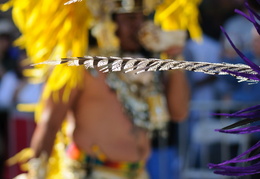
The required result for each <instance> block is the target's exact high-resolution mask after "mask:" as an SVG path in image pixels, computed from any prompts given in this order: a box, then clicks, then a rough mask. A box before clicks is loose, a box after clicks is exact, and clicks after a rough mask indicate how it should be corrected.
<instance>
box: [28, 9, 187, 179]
mask: <svg viewBox="0 0 260 179" xmlns="http://www.w3.org/2000/svg"><path fill="white" fill-rule="evenodd" d="M115 22H116V24H117V25H118V30H117V35H118V37H119V39H120V44H121V45H120V47H121V51H122V55H123V56H124V55H125V54H127V55H131V56H134V53H137V54H136V55H137V56H139V57H141V56H142V55H141V54H139V55H138V52H142V50H141V49H142V46H141V45H140V43H139V40H138V38H137V37H138V36H137V34H138V31H139V29H140V27H141V24H142V23H143V22H144V16H143V14H142V13H141V12H137V13H120V14H116V15H115ZM174 55H175V54H174ZM83 82H84V83H83V88H82V89H81V88H79V87H76V88H75V89H73V90H72V92H71V94H70V98H69V101H68V103H63V102H62V101H58V102H55V101H54V100H53V98H52V97H50V98H49V99H47V100H46V101H45V105H44V106H45V107H44V110H43V115H42V117H41V118H42V119H41V122H40V123H38V125H37V128H36V131H35V133H34V136H33V138H32V144H31V146H32V148H33V150H34V151H35V157H39V156H40V155H41V154H42V153H43V152H46V153H47V155H50V153H51V149H52V145H53V142H54V138H55V134H56V132H57V131H58V129H59V128H60V127H61V123H62V121H63V120H64V117H65V116H66V115H69V116H68V122H69V125H70V126H71V127H72V126H73V127H72V130H71V131H70V132H69V134H68V136H71V137H72V142H71V144H69V145H68V146H67V157H68V159H70V160H69V161H70V162H68V166H67V167H68V168H66V167H65V170H64V171H63V173H64V174H65V175H66V172H70V171H71V170H72V167H73V165H79V166H80V167H79V169H80V171H81V172H83V173H84V172H87V174H86V175H88V176H89V177H92V178H100V177H104V178H113V177H118V178H128V177H129V178H131V177H132V178H142V179H144V178H147V177H148V176H147V174H146V172H145V171H144V170H143V167H144V166H142V165H144V164H145V162H146V160H147V159H148V157H149V153H150V139H149V132H148V129H149V128H147V127H148V126H145V121H142V119H143V120H144V119H145V118H147V117H148V116H149V111H150V112H152V111H151V110H148V108H147V102H146V100H149V101H151V104H150V105H152V106H149V108H158V109H159V108H160V110H162V112H163V113H162V114H159V115H166V114H165V112H166V111H167V109H166V108H167V107H166V106H164V105H166V104H162V105H161V106H160V105H159V103H160V100H162V101H163V98H164V97H163V96H164V95H163V94H164V91H163V90H164V88H163V86H162V85H163V84H162V83H161V82H160V80H158V76H156V74H153V73H145V74H142V75H140V76H136V75H135V74H122V73H111V74H102V73H99V72H98V73H96V72H94V73H91V72H88V71H86V72H85V73H84V81H83ZM165 84H166V86H165V89H166V90H167V92H166V93H167V101H168V107H169V112H170V114H171V119H172V120H174V121H176V122H177V121H181V120H184V119H185V117H186V115H187V112H188V111H187V110H188V101H189V97H188V96H189V95H188V94H189V93H188V91H189V90H188V86H187V83H186V79H185V74H184V72H183V71H176V72H172V73H171V74H169V76H168V79H167V82H165ZM63 93H64V89H61V90H60V91H59V95H60V96H61V95H62V94H63ZM153 100H155V101H153ZM156 100H158V101H156ZM158 102H159V103H158ZM152 103H154V104H152ZM148 105H149V102H148ZM142 108H144V111H140V110H142ZM57 111H59V112H57ZM111 111H112V113H111ZM138 111H139V112H138ZM135 113H137V114H135ZM141 113H142V114H141ZM154 113H156V112H155V111H154ZM140 115H148V116H147V117H144V118H143V117H142V116H140ZM162 117H163V116H162ZM131 118H134V119H135V120H136V121H132V120H129V119H131ZM138 118H139V119H138ZM142 122H143V124H142ZM138 123H140V124H138ZM50 128H51V130H50ZM75 152H79V153H80V155H83V156H84V157H83V158H77V156H76V158H75V156H73V153H75ZM86 160H87V162H86V165H87V168H85V169H84V161H86ZM82 162H83V163H82ZM69 163H71V164H73V163H74V164H73V165H71V166H69V165H70V164H69ZM77 163H78V164H77ZM116 166H117V167H116ZM120 166H121V167H120ZM123 168H126V170H125V171H124V170H123ZM87 169H88V171H87ZM73 172H74V173H77V174H75V175H79V171H73ZM71 174H72V173H71ZM86 175H85V176H86ZM68 176H69V174H68ZM82 178H84V176H83V177H82Z"/></svg>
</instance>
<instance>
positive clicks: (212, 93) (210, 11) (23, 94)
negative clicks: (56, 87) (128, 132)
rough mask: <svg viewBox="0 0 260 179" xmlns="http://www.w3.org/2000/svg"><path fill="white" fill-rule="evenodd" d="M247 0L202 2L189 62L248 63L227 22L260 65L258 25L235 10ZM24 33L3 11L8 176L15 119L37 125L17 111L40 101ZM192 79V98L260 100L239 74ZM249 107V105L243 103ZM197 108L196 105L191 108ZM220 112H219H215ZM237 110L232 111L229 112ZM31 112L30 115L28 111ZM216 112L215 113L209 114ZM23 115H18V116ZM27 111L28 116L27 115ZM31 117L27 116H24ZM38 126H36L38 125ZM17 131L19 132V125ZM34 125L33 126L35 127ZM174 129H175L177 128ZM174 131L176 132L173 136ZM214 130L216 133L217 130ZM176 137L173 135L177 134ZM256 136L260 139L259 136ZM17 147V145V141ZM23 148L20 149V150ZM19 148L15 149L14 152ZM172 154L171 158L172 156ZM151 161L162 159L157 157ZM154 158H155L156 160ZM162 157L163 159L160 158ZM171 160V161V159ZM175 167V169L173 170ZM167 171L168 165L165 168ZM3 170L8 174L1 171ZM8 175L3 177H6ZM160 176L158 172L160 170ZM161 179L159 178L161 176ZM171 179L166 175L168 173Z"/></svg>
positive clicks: (3, 131)
mask: <svg viewBox="0 0 260 179" xmlns="http://www.w3.org/2000/svg"><path fill="white" fill-rule="evenodd" d="M243 3H244V1H243V0H230V1H226V0H204V1H203V2H202V4H201V6H200V13H201V16H200V17H201V19H200V22H201V27H202V29H203V37H202V38H203V40H202V41H201V42H195V41H193V40H191V39H187V43H186V46H185V49H184V53H183V55H184V57H185V59H186V60H187V61H203V62H213V63H222V62H225V63H232V64H234V63H244V62H243V61H242V59H241V58H240V57H239V56H238V55H237V54H236V52H235V51H234V50H233V48H232V47H231V46H230V44H229V43H228V42H227V40H226V38H225V37H224V36H223V33H222V32H221V31H220V28H219V27H220V26H223V27H224V29H225V30H226V31H227V33H228V34H229V36H230V37H231V39H232V41H233V42H234V43H235V45H236V46H237V47H238V49H240V50H241V51H242V52H243V53H244V54H245V55H246V56H247V57H248V58H249V59H250V60H252V61H253V62H254V63H256V64H258V65H260V36H259V35H258V34H257V32H256V31H255V30H254V28H253V26H252V24H251V23H250V22H248V21H247V20H246V19H245V18H244V17H242V16H240V15H237V14H235V13H234V9H240V10H242V11H244V12H245V13H247V12H246V10H245V9H244V8H243V7H244V6H243ZM17 35H19V32H18V31H17V29H16V28H15V26H14V24H13V22H12V21H11V20H10V18H8V16H7V15H6V14H5V13H1V14H0V169H1V171H0V178H3V177H2V176H4V174H3V173H4V161H5V160H6V159H7V158H8V157H10V156H11V155H13V154H14V153H15V152H18V151H15V150H13V148H14V147H15V146H14V145H16V143H17V142H14V140H17V138H15V137H17V136H19V135H16V136H15V135H12V133H14V132H15V131H10V129H14V128H12V126H10V125H11V124H12V125H15V123H14V122H12V121H11V120H15V119H21V118H23V120H24V119H25V121H26V122H25V123H24V124H25V125H26V124H27V123H28V121H29V123H31V124H33V123H34V122H33V115H31V112H30V111H29V112H28V111H27V112H21V111H18V110H17V108H16V107H17V105H18V104H32V103H37V101H38V98H39V95H40V92H41V84H33V83H31V82H30V81H29V80H28V79H27V78H26V77H25V76H24V75H23V73H22V70H23V68H24V63H23V62H24V61H25V59H26V58H27V57H26V52H25V51H23V50H20V49H18V48H17V47H15V46H14V45H13V42H14V40H15V38H16V37H17ZM188 78H189V81H190V87H191V93H192V96H191V101H192V102H201V101H204V102H205V101H206V102H209V103H210V102H212V103H213V102H216V101H225V102H228V101H232V102H238V103H240V104H243V103H244V104H252V103H257V102H259V101H260V93H259V92H258V91H259V89H260V84H252V85H248V83H247V82H240V83H238V82H237V80H236V79H235V78H233V77H230V76H228V77H226V76H225V77H219V76H210V75H205V74H202V73H194V72H189V73H188ZM252 94H254V95H252ZM243 107H244V106H243ZM191 110H192V109H191ZM211 112H217V111H211ZM228 112H232V111H228ZM25 113H26V114H29V115H25ZM209 115H210V114H209ZM17 116H18V117H17ZM21 116H22V117H21ZM24 116H25V117H24ZM197 118H198V115H197V114H196V112H193V113H191V114H190V120H192V121H195V122H196V120H197ZM176 125H177V124H171V125H170V127H169V133H170V135H169V136H170V139H169V141H170V142H168V143H167V145H170V146H171V147H172V148H171V149H172V150H173V148H175V149H178V146H177V145H178V144H179V143H180V141H178V142H176V141H177V140H178V137H176V135H178V134H177V132H176V130H175V129H176V128H177V127H176ZM32 127H33V125H32ZM21 129H26V127H24V128H23V127H22V128H20V129H19V132H22V134H21V135H26V137H25V138H26V140H27V142H26V141H24V142H23V144H21V146H20V148H22V147H27V146H28V145H29V140H30V134H28V133H26V131H22V130H21ZM15 130H16V132H17V131H18V130H17V129H15ZM31 130H33V129H31ZM173 130H174V132H173ZM171 133H174V135H171ZM212 133H213V135H214V132H213V131H212ZM171 136H172V137H171ZM256 138H258V137H257V136H256ZM16 147H17V145H16ZM17 150H18V149H17ZM10 151H13V153H10ZM169 155H171V157H170V158H175V159H176V158H178V157H176V155H178V153H177V152H176V153H172V151H170V152H169ZM166 159H169V158H167V157H166ZM151 160H156V159H155V158H152V159H151ZM151 160H150V162H151ZM156 161H157V160H156ZM178 162H180V161H179V160H178V161H177V160H174V161H169V162H168V163H171V165H170V166H169V165H168V167H167V169H169V171H171V170H176V168H177V169H178V165H180V164H179V163H178ZM166 163H167V162H166ZM173 167H175V169H173ZM164 170H166V168H164ZM1 173H2V174H1ZM1 175H2V176H1ZM154 175H158V174H154ZM155 178H156V177H155ZM164 179H166V177H164Z"/></svg>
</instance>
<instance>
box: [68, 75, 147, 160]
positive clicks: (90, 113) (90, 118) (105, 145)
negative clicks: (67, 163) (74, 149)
mask: <svg viewBox="0 0 260 179" xmlns="http://www.w3.org/2000/svg"><path fill="white" fill-rule="evenodd" d="M72 116H73V119H72V120H70V124H71V125H73V126H74V130H72V134H71V135H72V136H73V140H74V142H75V143H76V144H77V145H78V147H79V148H80V149H81V150H83V151H85V152H86V153H88V154H89V155H93V156H95V155H96V153H95V152H93V150H92V147H93V146H94V145H96V146H98V147H99V148H100V150H101V152H102V153H104V154H105V155H106V157H107V158H108V159H109V160H113V161H131V162H134V161H139V160H145V159H146V158H147V157H148V155H149V150H150V145H149V138H148V134H147V131H145V130H144V129H141V128H138V127H136V126H134V125H133V124H132V123H131V121H130V120H129V119H128V117H127V115H126V114H125V113H124V110H123V106H122V104H121V103H120V102H119V101H118V99H117V97H116V94H115V92H114V91H112V90H111V89H110V88H109V87H108V86H107V84H106V82H105V74H99V75H98V76H97V77H93V76H91V75H90V74H89V73H88V72H86V73H85V79H84V89H83V90H82V91H80V92H79V95H78V97H77V100H76V102H75V106H73V115H72Z"/></svg>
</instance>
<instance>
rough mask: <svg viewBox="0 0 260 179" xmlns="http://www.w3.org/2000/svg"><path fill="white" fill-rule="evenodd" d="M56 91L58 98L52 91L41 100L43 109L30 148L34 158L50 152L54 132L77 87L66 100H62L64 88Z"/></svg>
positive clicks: (73, 99)
mask: <svg viewBox="0 0 260 179" xmlns="http://www.w3.org/2000/svg"><path fill="white" fill-rule="evenodd" d="M57 93H58V96H59V99H58V100H57V99H54V93H52V94H51V95H50V97H49V98H47V99H45V100H43V101H42V105H43V110H42V113H41V115H40V118H39V122H38V123H37V127H36V129H35V132H34V134H33V137H32V140H31V148H32V150H33V151H34V157H35V158H37V157H39V156H40V155H41V154H42V153H46V154H47V156H49V155H50V154H51V152H52V148H53V144H54V140H55V138H56V133H57V132H58V130H59V129H60V127H61V124H62V122H63V120H64V119H65V117H66V115H67V113H68V111H69V110H70V108H71V106H72V105H73V103H74V102H75V100H76V97H77V94H78V93H77V89H72V90H71V93H70V97H69V99H68V101H63V100H62V96H63V93H64V88H63V89H60V90H59V91H58V92H57Z"/></svg>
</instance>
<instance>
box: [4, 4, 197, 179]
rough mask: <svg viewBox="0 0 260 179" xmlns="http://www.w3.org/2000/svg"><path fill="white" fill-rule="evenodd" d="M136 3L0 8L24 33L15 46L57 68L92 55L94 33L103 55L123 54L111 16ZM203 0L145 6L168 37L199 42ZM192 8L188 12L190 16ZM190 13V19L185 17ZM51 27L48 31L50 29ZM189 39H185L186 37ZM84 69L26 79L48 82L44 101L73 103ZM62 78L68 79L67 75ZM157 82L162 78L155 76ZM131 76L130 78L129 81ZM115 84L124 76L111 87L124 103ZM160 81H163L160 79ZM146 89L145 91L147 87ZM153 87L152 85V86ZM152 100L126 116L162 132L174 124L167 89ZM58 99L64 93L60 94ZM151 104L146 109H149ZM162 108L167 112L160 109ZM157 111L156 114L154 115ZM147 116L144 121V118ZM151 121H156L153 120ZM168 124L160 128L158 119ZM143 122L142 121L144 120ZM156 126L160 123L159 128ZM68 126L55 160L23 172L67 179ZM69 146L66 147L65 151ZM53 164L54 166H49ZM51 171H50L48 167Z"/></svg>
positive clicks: (34, 73) (47, 71)
mask: <svg viewBox="0 0 260 179" xmlns="http://www.w3.org/2000/svg"><path fill="white" fill-rule="evenodd" d="M135 2H138V1H134V0H122V1H116V0H84V1H81V0H71V1H66V0H57V1H51V0H38V1H34V0H28V1H20V0H10V1H8V2H7V3H5V4H2V5H0V9H1V10H7V9H9V8H11V7H12V14H13V20H14V22H15V24H16V25H17V27H18V28H19V30H20V32H21V34H22V35H21V37H20V38H19V39H17V40H16V41H15V44H16V45H18V46H20V47H21V48H25V49H26V51H27V53H28V56H29V58H28V61H29V63H33V64H35V63H36V64H37V63H41V62H43V61H45V60H54V61H53V62H55V63H56V62H57V60H59V59H60V58H67V57H77V56H84V55H86V54H88V52H89V48H88V44H87V41H88V31H89V30H90V29H91V30H92V34H93V36H95V38H96V39H97V43H98V47H99V53H100V54H106V55H107V54H111V53H114V52H116V51H118V50H119V49H118V48H119V43H118V39H117V38H116V37H115V34H114V31H115V29H116V27H115V24H114V22H113V21H112V17H111V14H112V13H113V12H114V11H115V10H116V11H118V12H120V11H122V10H123V11H129V12H131V11H132V10H133V8H135V7H137V8H138V6H136V5H138V3H137V4H136V5H135ZM199 3H200V0H192V1H191V0H164V1H162V0H145V1H144V7H145V8H144V13H145V14H149V13H151V12H153V11H155V23H156V24H157V25H159V26H161V27H162V29H164V30H165V31H167V32H169V31H175V30H181V31H183V30H189V32H190V34H191V36H192V37H193V38H194V39H198V38H199V37H200V35H201V30H200V28H199V26H198V20H197V15H198V9H197V6H198V4H199ZM185 7H189V10H188V11H184V10H185ZM183 12H185V13H183ZM47 26H48V27H47ZM183 38H184V37H183ZM84 70H85V69H84V67H72V66H70V65H69V66H67V65H58V66H55V67H54V68H52V67H50V66H49V65H44V64H42V65H37V66H34V68H33V69H27V70H25V71H24V73H25V75H27V76H30V77H32V78H31V80H33V81H34V82H39V81H40V82H46V87H45V90H44V92H43V95H42V100H44V99H47V98H48V97H49V96H50V94H51V93H54V95H53V98H54V100H63V101H65V102H66V101H68V97H69V94H70V90H71V89H72V88H74V87H75V86H80V85H81V82H82V80H83V75H82V74H83V73H84ZM61 74H62V75H61ZM151 75H155V76H157V74H153V73H151ZM127 76H128V75H125V77H127ZM114 79H121V76H117V75H114V74H111V75H109V77H108V78H107V83H108V85H110V87H111V88H112V89H115V90H116V91H117V93H118V96H119V97H120V98H121V99H120V100H121V101H123V102H124V101H127V100H128V99H127V100H126V99H124V95H125V94H124V93H125V91H123V90H121V91H119V90H118V89H116V88H118V87H117V85H118V84H116V83H114V81H113V80H114ZM155 80H158V78H157V77H156V78H155ZM120 81H121V85H123V86H125V88H130V89H129V91H128V93H129V94H130V93H132V92H133V91H135V90H134V88H136V87H135V86H127V83H125V82H124V80H120ZM153 83H154V82H153V81H151V84H153ZM141 86H142V85H141ZM151 86H152V85H151ZM63 87H65V92H64V95H63V96H62V99H59V97H58V95H55V94H56V93H55V92H58V91H59V90H60V89H61V88H63ZM149 90H150V92H149V93H150V94H151V95H150V96H148V97H147V99H145V101H143V99H142V98H140V99H138V98H136V97H135V96H134V97H133V98H132V102H130V103H125V105H124V107H125V110H126V112H127V113H128V114H129V115H130V116H133V117H134V120H133V122H134V123H135V124H136V125H139V126H142V127H145V128H148V129H151V128H161V127H163V123H164V122H165V121H166V120H167V119H168V114H167V112H166V111H165V107H163V106H165V99H164V98H163V97H162V91H163V89H161V87H157V88H153V89H149ZM57 94H58V93H57ZM147 102H148V104H150V106H149V105H148V106H146V105H145V103H147ZM136 104H137V105H140V106H141V109H142V108H143V111H140V112H141V113H140V114H139V113H135V112H134V111H135V105H136ZM154 104H156V105H157V106H158V105H159V106H162V107H160V108H158V107H157V106H156V105H154ZM42 108H43V106H42V103H39V105H38V106H37V109H36V111H35V114H36V121H38V119H39V115H41V110H42ZM151 109H153V111H155V112H152V114H149V113H151V112H150V111H151ZM142 115H144V116H142ZM148 115H152V116H153V119H151V121H149V120H148ZM156 116H160V119H163V120H162V122H159V123H158V120H157V117H156ZM140 119H141V120H140ZM153 121H154V122H153ZM65 129H66V123H64V125H63V128H62V130H61V132H59V133H57V136H56V141H55V145H54V148H53V152H52V156H51V157H50V158H49V159H47V158H46V155H45V154H42V155H41V156H40V160H37V159H31V160H30V162H29V163H28V164H29V165H26V164H25V165H23V166H22V167H23V169H25V170H28V167H29V171H30V172H29V174H30V175H31V177H35V176H37V177H39V178H41V177H42V178H45V175H46V174H44V173H47V176H46V178H61V177H62V174H61V171H62V167H63V165H62V164H63V163H64V155H65V154H64V151H65V149H66V144H69V143H70V140H69V139H68V137H67V136H65V135H64V132H63V131H64V130H65ZM64 144H65V145H64ZM31 156H33V152H32V151H31V150H30V149H25V150H23V151H22V152H21V153H19V154H18V155H16V156H15V157H14V158H11V159H10V160H9V163H10V164H12V163H15V162H24V161H25V160H26V159H28V158H30V157H31ZM47 163H48V164H47ZM46 165H47V167H44V166H46Z"/></svg>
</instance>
